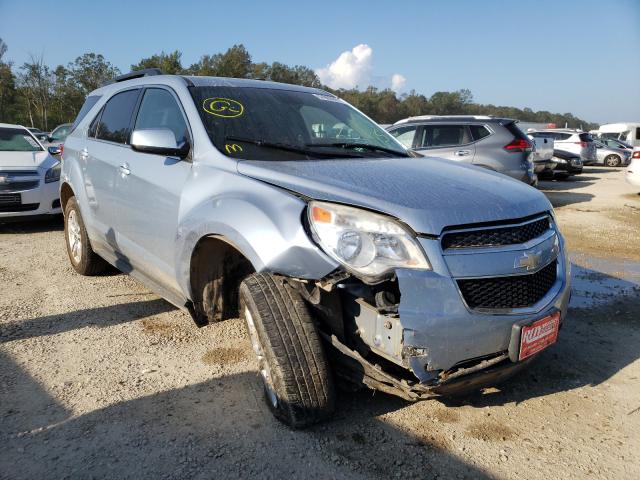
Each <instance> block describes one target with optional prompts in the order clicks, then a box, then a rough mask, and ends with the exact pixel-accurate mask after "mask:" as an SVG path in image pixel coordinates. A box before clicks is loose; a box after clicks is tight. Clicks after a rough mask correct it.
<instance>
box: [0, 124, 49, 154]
mask: <svg viewBox="0 0 640 480" xmlns="http://www.w3.org/2000/svg"><path fill="white" fill-rule="evenodd" d="M0 151H3V152H40V151H42V147H41V146H40V144H39V143H38V142H37V141H36V140H35V139H34V138H33V137H32V136H31V134H30V133H29V131H28V130H25V129H23V128H0Z"/></svg>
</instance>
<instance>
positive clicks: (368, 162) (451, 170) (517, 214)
mask: <svg viewBox="0 0 640 480" xmlns="http://www.w3.org/2000/svg"><path fill="white" fill-rule="evenodd" d="M238 172H239V173H241V174H243V175H246V176H248V177H252V178H255V179H258V180H262V181H264V182H267V183H270V184H273V185H277V186H279V187H282V188H285V189H287V190H291V191H293V192H296V193H298V194H301V195H304V196H306V197H309V198H312V199H316V200H325V201H330V202H338V203H344V204H349V205H355V206H360V207H365V208H369V209H372V210H376V211H379V212H383V213H386V214H388V215H391V216H394V217H396V218H399V219H400V220H402V221H404V222H405V223H407V224H408V225H409V226H411V228H413V230H415V231H416V232H418V233H424V234H432V235H439V234H440V232H441V231H442V229H443V228H444V227H446V226H452V225H466V224H470V223H480V222H494V221H499V220H509V219H514V218H522V217H526V216H529V215H533V214H536V213H540V212H543V211H548V210H551V204H550V203H549V201H548V200H547V199H546V197H545V196H544V195H543V194H542V193H540V192H538V191H537V190H536V189H534V188H532V187H530V186H528V185H526V184H524V183H522V182H519V181H517V180H513V179H511V178H509V177H506V176H504V175H500V174H497V173H494V172H490V171H488V170H484V169H481V168H480V167H474V166H470V165H469V166H468V165H460V164H457V163H454V162H451V161H449V160H442V159H434V158H429V159H422V158H394V159H386V158H385V159H347V160H304V161H258V160H242V161H240V162H238Z"/></svg>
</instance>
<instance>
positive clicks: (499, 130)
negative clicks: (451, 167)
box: [387, 115, 537, 185]
mask: <svg viewBox="0 0 640 480" xmlns="http://www.w3.org/2000/svg"><path fill="white" fill-rule="evenodd" d="M387 130H388V132H389V133H390V134H391V135H393V136H394V137H395V138H396V140H398V141H399V142H400V143H402V144H403V145H404V146H405V147H407V148H410V149H412V150H414V151H416V152H418V153H419V154H420V155H422V156H425V157H439V158H445V159H447V160H452V161H456V162H464V163H470V164H472V165H477V166H479V167H483V168H486V169H488V170H493V171H495V172H498V173H503V174H505V175H508V176H510V177H512V178H515V179H517V180H521V181H523V182H525V183H527V184H529V185H533V184H535V183H536V181H537V177H536V175H535V173H534V164H533V159H532V152H533V147H534V146H533V142H532V141H531V140H529V138H528V137H527V136H526V135H525V134H524V133H523V132H522V131H521V130H520V129H519V128H518V126H517V124H516V121H515V120H513V119H510V118H494V117H488V116H462V115H460V116H458V115H448V116H436V115H424V116H420V117H410V118H406V119H404V120H400V121H398V122H396V123H394V124H393V125H392V126H391V127H389V128H388V129H387Z"/></svg>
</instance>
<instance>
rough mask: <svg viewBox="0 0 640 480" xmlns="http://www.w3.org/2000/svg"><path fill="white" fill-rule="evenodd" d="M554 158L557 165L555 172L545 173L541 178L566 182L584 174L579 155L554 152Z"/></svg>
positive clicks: (562, 151) (559, 151) (560, 151)
mask: <svg viewBox="0 0 640 480" xmlns="http://www.w3.org/2000/svg"><path fill="white" fill-rule="evenodd" d="M552 158H553V161H554V163H555V165H556V166H555V168H554V170H553V172H551V174H549V173H547V172H543V173H542V174H541V178H548V179H553V178H555V179H558V180H566V179H567V178H569V177H570V176H571V175H578V174H580V173H582V159H581V158H580V155H578V154H577V153H573V152H566V151H564V150H554V151H553V157H552Z"/></svg>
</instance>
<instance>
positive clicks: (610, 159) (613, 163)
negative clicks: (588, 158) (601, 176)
mask: <svg viewBox="0 0 640 480" xmlns="http://www.w3.org/2000/svg"><path fill="white" fill-rule="evenodd" d="M621 163H622V159H621V158H620V157H619V156H618V155H607V156H606V157H605V159H604V164H605V165H606V166H607V167H619V166H620V164H621Z"/></svg>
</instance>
